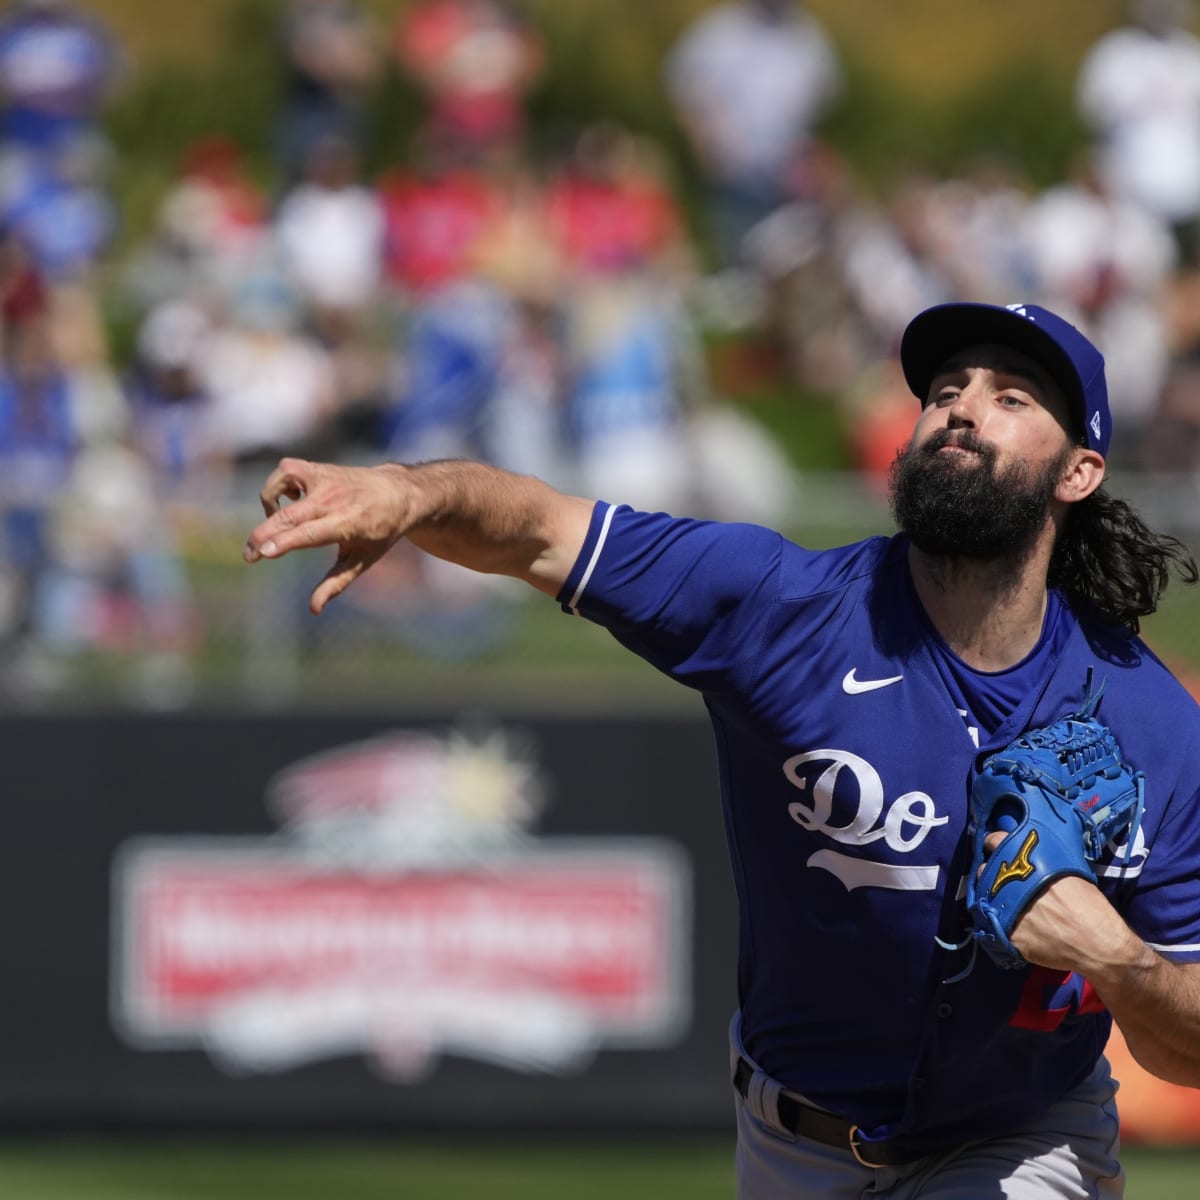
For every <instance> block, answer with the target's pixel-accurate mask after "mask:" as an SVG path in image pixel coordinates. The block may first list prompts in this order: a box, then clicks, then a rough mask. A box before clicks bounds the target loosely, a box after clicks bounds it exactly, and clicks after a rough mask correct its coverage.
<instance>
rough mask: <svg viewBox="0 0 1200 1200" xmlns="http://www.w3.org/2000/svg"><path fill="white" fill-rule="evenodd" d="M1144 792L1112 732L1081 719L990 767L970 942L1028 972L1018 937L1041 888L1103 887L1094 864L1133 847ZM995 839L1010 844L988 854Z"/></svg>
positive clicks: (976, 836) (984, 779)
mask: <svg viewBox="0 0 1200 1200" xmlns="http://www.w3.org/2000/svg"><path fill="white" fill-rule="evenodd" d="M1143 789H1144V779H1143V774H1142V772H1141V771H1135V770H1133V769H1132V768H1131V767H1130V765H1129V764H1128V763H1127V762H1126V761H1125V759H1124V757H1123V756H1122V754H1121V749H1120V747H1119V746H1118V745H1117V741H1116V738H1114V737H1113V735H1112V733H1111V731H1110V730H1109V729H1107V728H1106V727H1105V726H1104V725H1101V724H1100V723H1099V722H1098V721H1097V720H1095V719H1094V718H1093V717H1091V716H1085V715H1084V714H1083V713H1075V714H1073V715H1072V716H1069V717H1064V718H1063V719H1062V720H1060V721H1056V722H1055V723H1054V724H1053V725H1049V726H1047V727H1046V728H1044V729H1035V730H1031V731H1029V732H1027V733H1025V734H1022V735H1021V736H1020V737H1019V738H1017V739H1016V740H1015V741H1013V742H1011V743H1010V744H1009V745H1008V746H1006V747H1005V748H1004V749H1003V750H998V751H997V752H996V753H995V754H992V755H990V756H989V757H988V758H987V759H986V760H985V762H984V763H983V765H982V767H981V768H980V771H979V774H978V777H977V778H976V780H975V783H974V786H973V787H972V789H971V836H972V842H971V848H972V866H971V868H970V870H969V872H968V874H967V911H968V912H969V914H970V917H971V922H972V925H973V927H974V928H973V933H972V936H973V937H974V938H975V939H976V940H977V942H979V943H981V944H982V945H983V948H984V949H985V950H986V951H987V952H988V954H989V955H990V956H991V957H992V959H993V960H994V961H995V962H996V963H998V964H999V965H1000V966H1002V967H1007V968H1017V967H1021V966H1024V965H1025V959H1023V958H1022V957H1021V954H1020V952H1019V951H1018V950H1017V948H1016V947H1015V946H1014V945H1013V944H1012V941H1011V939H1010V935H1011V934H1012V931H1013V927H1014V926H1015V925H1016V923H1017V921H1018V920H1019V919H1020V917H1021V915H1022V914H1023V913H1024V912H1025V910H1026V909H1027V908H1028V907H1029V906H1030V904H1032V903H1033V901H1034V900H1035V899H1036V897H1037V896H1038V894H1039V893H1040V892H1041V891H1042V889H1043V888H1045V887H1047V886H1048V885H1049V884H1050V883H1052V882H1053V881H1054V880H1055V879H1059V878H1061V877H1063V876H1064V875H1079V876H1081V877H1082V878H1084V879H1087V880H1090V881H1091V882H1092V883H1095V882H1096V874H1095V872H1094V871H1093V869H1092V864H1093V863H1094V862H1096V860H1097V859H1099V858H1100V856H1101V855H1102V854H1103V853H1104V848H1105V845H1106V844H1107V843H1108V842H1109V841H1110V839H1112V838H1114V837H1118V836H1120V834H1121V833H1123V832H1125V831H1128V834H1129V837H1128V842H1127V845H1129V846H1132V845H1133V842H1134V839H1135V838H1136V836H1137V831H1138V826H1139V825H1140V824H1141V819H1142V800H1143ZM997 831H1004V832H1006V833H1007V836H1006V837H1005V839H1004V841H1003V842H1001V843H1000V845H999V846H997V847H996V849H995V850H994V851H992V853H991V854H987V853H986V851H985V850H984V844H983V843H984V839H985V838H986V837H987V836H988V834H990V833H994V832H997ZM981 865H982V868H983V869H982V870H980V869H979V868H980V866H981Z"/></svg>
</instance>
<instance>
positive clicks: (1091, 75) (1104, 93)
mask: <svg viewBox="0 0 1200 1200" xmlns="http://www.w3.org/2000/svg"><path fill="white" fill-rule="evenodd" d="M1192 14H1193V7H1192V4H1191V3H1190V0H1132V2H1131V3H1130V4H1129V6H1128V23H1127V24H1126V25H1124V26H1122V27H1121V28H1118V29H1114V30H1112V31H1110V32H1109V33H1106V34H1105V35H1104V36H1103V37H1102V38H1101V39H1100V40H1099V41H1098V42H1097V43H1096V44H1095V45H1094V46H1093V47H1092V48H1091V50H1090V51H1089V52H1088V54H1087V56H1086V57H1085V58H1084V60H1083V64H1082V66H1081V68H1080V73H1079V79H1078V85H1077V86H1078V102H1079V108H1080V112H1081V113H1082V115H1083V117H1084V119H1085V120H1086V121H1087V122H1088V124H1089V125H1090V126H1091V127H1092V129H1093V130H1094V131H1095V134H1096V136H1097V137H1098V139H1099V143H1100V148H1101V152H1102V159H1101V163H1102V172H1103V175H1104V178H1105V181H1106V184H1107V186H1108V187H1109V188H1110V189H1111V191H1112V192H1113V194H1114V195H1115V196H1117V197H1119V198H1120V199H1123V200H1127V201H1130V202H1133V203H1135V204H1139V205H1141V206H1142V207H1144V208H1146V209H1147V210H1148V211H1149V212H1150V213H1152V214H1153V215H1154V216H1155V217H1157V218H1159V219H1161V220H1165V221H1169V222H1170V223H1171V224H1172V225H1174V226H1176V227H1179V228H1180V229H1181V231H1183V232H1184V234H1185V237H1184V242H1185V246H1186V247H1187V249H1188V251H1189V257H1194V256H1195V253H1196V250H1197V248H1198V247H1197V245H1196V229H1195V226H1196V222H1197V219H1198V217H1200V40H1198V39H1197V38H1196V37H1195V35H1194V34H1192V33H1191V32H1190V31H1189V30H1188V29H1187V28H1186V24H1187V22H1188V21H1189V19H1190V18H1191V16H1192Z"/></svg>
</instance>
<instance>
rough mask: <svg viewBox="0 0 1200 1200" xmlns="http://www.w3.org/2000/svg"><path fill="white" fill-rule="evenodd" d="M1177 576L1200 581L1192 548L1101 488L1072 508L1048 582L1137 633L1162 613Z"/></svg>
mask: <svg viewBox="0 0 1200 1200" xmlns="http://www.w3.org/2000/svg"><path fill="white" fill-rule="evenodd" d="M1172 571H1174V573H1175V574H1177V575H1178V576H1179V578H1180V579H1182V580H1183V581H1184V582H1185V583H1195V582H1196V581H1197V580H1198V579H1200V568H1198V567H1197V566H1196V560H1195V558H1194V557H1193V555H1192V552H1191V551H1190V550H1189V549H1188V547H1187V546H1186V545H1185V544H1184V543H1183V542H1182V541H1180V540H1179V538H1177V537H1172V536H1171V535H1170V534H1168V533H1156V532H1155V531H1154V530H1153V529H1151V528H1150V527H1149V526H1148V525H1147V524H1146V523H1145V521H1143V520H1142V518H1141V517H1140V516H1139V515H1138V514H1137V512H1136V511H1134V509H1133V508H1132V507H1130V505H1129V504H1127V503H1126V502H1125V501H1124V500H1119V499H1117V498H1116V497H1115V496H1110V495H1108V493H1107V492H1105V490H1104V488H1103V487H1101V488H1099V489H1097V490H1096V491H1095V492H1093V493H1092V494H1091V495H1090V496H1088V497H1087V498H1086V499H1085V500H1081V501H1080V502H1079V503H1077V504H1074V505H1072V507H1071V509H1070V511H1069V512H1068V514H1067V518H1066V521H1065V523H1064V525H1063V529H1062V533H1061V534H1060V535H1059V539H1058V541H1057V543H1056V544H1055V547H1054V553H1053V556H1052V557H1051V559H1050V572H1049V578H1048V582H1049V584H1050V586H1051V587H1057V588H1060V589H1061V590H1062V591H1063V592H1065V593H1066V594H1067V595H1068V596H1069V597H1071V598H1072V599H1073V600H1080V601H1083V602H1084V603H1085V604H1087V605H1090V606H1091V607H1092V608H1093V609H1095V610H1096V611H1097V612H1098V613H1099V614H1100V615H1101V616H1102V617H1104V618H1105V619H1107V620H1108V621H1111V622H1112V623H1113V624H1115V625H1123V626H1125V627H1126V628H1127V629H1129V630H1130V632H1132V633H1137V632H1138V631H1139V629H1140V628H1141V618H1142V617H1147V616H1149V615H1150V614H1151V613H1152V612H1154V611H1155V610H1156V609H1157V608H1158V603H1159V601H1160V600H1161V599H1162V595H1163V592H1165V591H1166V589H1167V584H1168V583H1169V582H1170V579H1171V574H1172Z"/></svg>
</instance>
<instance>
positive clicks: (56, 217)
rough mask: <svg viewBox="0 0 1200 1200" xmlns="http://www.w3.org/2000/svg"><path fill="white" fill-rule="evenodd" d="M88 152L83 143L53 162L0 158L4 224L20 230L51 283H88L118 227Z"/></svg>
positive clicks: (0, 207)
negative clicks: (89, 159) (89, 160)
mask: <svg viewBox="0 0 1200 1200" xmlns="http://www.w3.org/2000/svg"><path fill="white" fill-rule="evenodd" d="M90 154H91V149H90V148H89V147H88V146H87V145H86V144H84V143H79V144H77V145H76V146H74V147H73V148H72V149H70V150H65V149H64V150H63V151H62V152H61V153H60V154H58V155H56V156H55V157H53V158H46V159H40V158H28V157H12V156H9V157H6V158H3V159H0V220H2V221H3V222H4V223H5V224H7V225H9V226H11V227H12V228H13V229H14V230H15V231H16V232H17V234H18V235H19V236H20V238H21V240H22V241H23V242H24V243H25V245H26V247H27V248H28V250H29V253H30V254H31V255H32V257H33V259H34V261H35V262H36V264H37V266H38V268H39V269H40V270H41V271H42V273H43V274H44V275H45V276H46V277H47V278H48V279H49V280H50V281H51V282H59V281H61V282H72V281H74V282H78V281H86V280H88V279H89V278H90V276H91V275H92V274H93V273H94V271H95V269H96V268H97V267H98V266H99V265H100V262H101V259H102V258H103V256H104V254H105V252H106V251H107V249H108V247H109V244H110V241H111V239H112V236H113V233H114V231H115V228H116V213H115V211H114V208H113V204H112V201H111V199H110V197H109V195H108V192H107V190H106V189H105V188H104V187H102V186H100V184H99V183H98V181H97V179H96V172H95V171H94V170H93V168H92V166H91V164H90V163H89V162H88V161H87V159H88V157H89V155H90Z"/></svg>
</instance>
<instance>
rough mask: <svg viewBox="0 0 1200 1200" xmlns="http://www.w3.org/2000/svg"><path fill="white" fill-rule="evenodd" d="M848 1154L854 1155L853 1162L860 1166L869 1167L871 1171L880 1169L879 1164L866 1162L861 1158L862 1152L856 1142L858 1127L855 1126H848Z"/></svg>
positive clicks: (857, 1141)
mask: <svg viewBox="0 0 1200 1200" xmlns="http://www.w3.org/2000/svg"><path fill="white" fill-rule="evenodd" d="M850 1153H851V1154H853V1155H854V1160H855V1162H857V1163H859V1164H861V1165H862V1166H864V1167H870V1168H871V1170H872V1171H878V1170H879V1167H880V1164H879V1163H873V1162H868V1161H867V1160H866V1159H865V1158H863V1156H862V1150H861V1149H860V1143H859V1140H858V1126H857V1125H851V1126H850Z"/></svg>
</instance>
